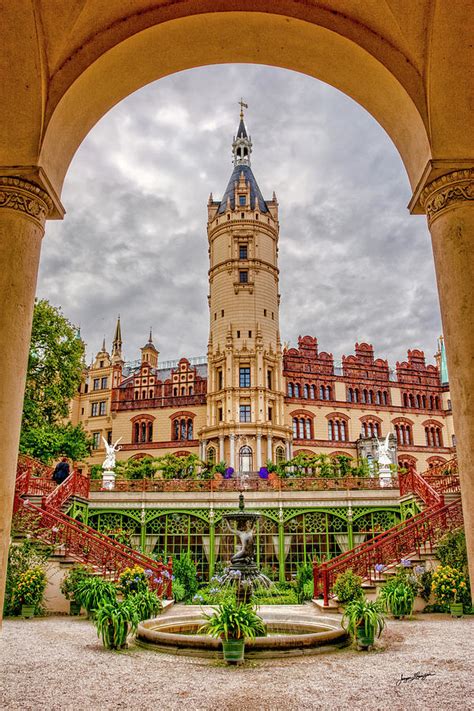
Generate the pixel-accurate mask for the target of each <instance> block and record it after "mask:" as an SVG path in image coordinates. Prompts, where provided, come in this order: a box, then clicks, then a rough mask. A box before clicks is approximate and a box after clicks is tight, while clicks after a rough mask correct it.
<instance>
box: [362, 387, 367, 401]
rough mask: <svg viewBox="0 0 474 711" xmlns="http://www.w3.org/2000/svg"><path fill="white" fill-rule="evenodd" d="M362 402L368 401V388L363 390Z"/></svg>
mask: <svg viewBox="0 0 474 711" xmlns="http://www.w3.org/2000/svg"><path fill="white" fill-rule="evenodd" d="M362 402H363V403H366V402H367V390H362Z"/></svg>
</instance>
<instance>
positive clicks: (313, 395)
mask: <svg viewBox="0 0 474 711" xmlns="http://www.w3.org/2000/svg"><path fill="white" fill-rule="evenodd" d="M310 392H311V400H314V399H315V398H316V388H315V387H314V385H311V391H310Z"/></svg>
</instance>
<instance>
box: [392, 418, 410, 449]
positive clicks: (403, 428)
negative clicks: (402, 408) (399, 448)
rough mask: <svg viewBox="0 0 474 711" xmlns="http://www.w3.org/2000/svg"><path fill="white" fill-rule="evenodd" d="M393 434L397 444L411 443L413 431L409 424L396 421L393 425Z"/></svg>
mask: <svg viewBox="0 0 474 711" xmlns="http://www.w3.org/2000/svg"><path fill="white" fill-rule="evenodd" d="M395 435H396V437H397V442H398V444H399V445H404V444H413V433H412V429H411V425H410V424H408V423H404V422H398V423H397V424H396V425H395Z"/></svg>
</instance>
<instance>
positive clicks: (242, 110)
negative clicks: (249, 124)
mask: <svg viewBox="0 0 474 711" xmlns="http://www.w3.org/2000/svg"><path fill="white" fill-rule="evenodd" d="M237 103H238V104H240V118H241V119H243V117H244V109H248V107H249V105H248V104H245V103H244V100H243V99H242V97H240V101H238V102H237Z"/></svg>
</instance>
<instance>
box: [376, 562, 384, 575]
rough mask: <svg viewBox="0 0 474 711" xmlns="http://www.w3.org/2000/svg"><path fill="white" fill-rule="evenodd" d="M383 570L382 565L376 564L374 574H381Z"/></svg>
mask: <svg viewBox="0 0 474 711" xmlns="http://www.w3.org/2000/svg"><path fill="white" fill-rule="evenodd" d="M384 570H385V565H384V564H383V563H376V564H375V572H376V573H383V571H384Z"/></svg>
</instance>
